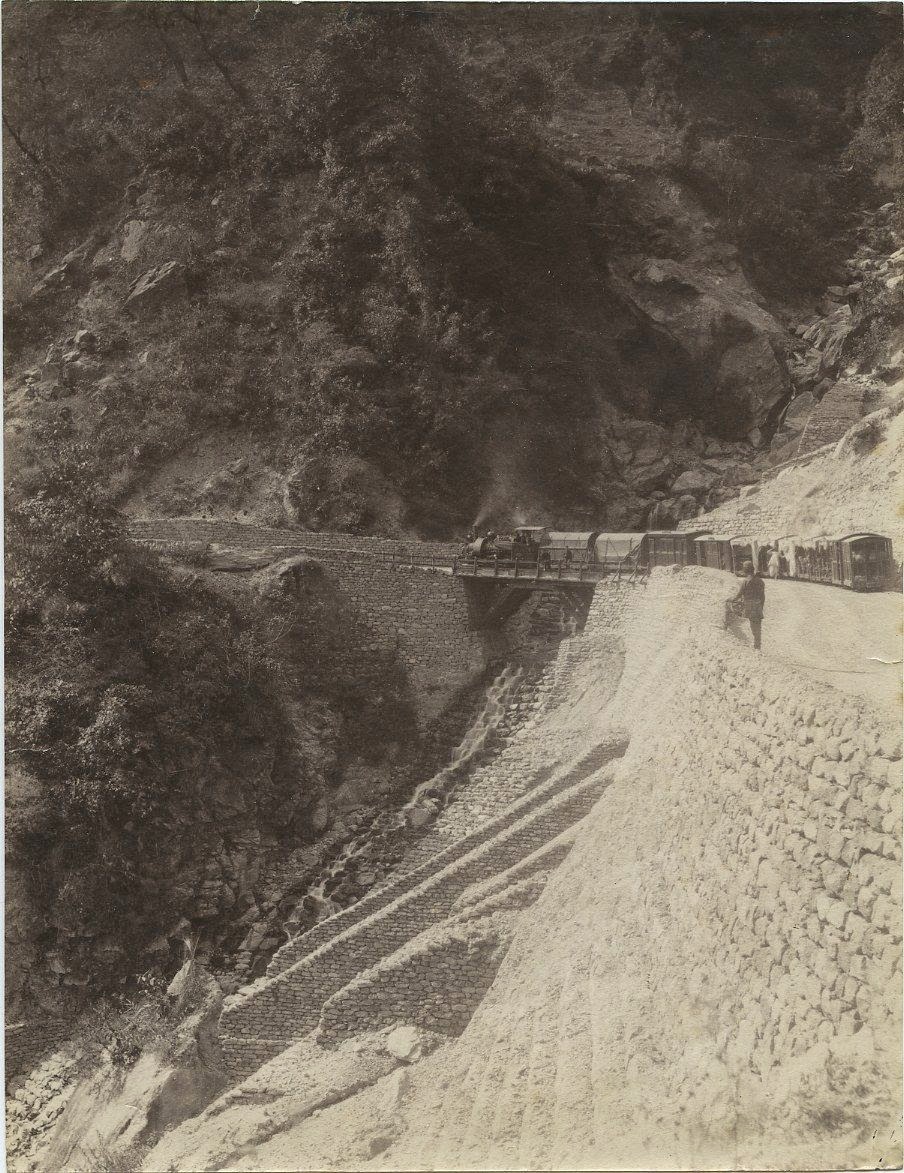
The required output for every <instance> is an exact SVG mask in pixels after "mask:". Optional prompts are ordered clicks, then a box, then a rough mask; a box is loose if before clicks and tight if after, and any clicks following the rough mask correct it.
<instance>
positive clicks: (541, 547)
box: [462, 526, 644, 570]
mask: <svg viewBox="0 0 904 1173" xmlns="http://www.w3.org/2000/svg"><path fill="white" fill-rule="evenodd" d="M643 537H644V535H643V534H642V533H623V534H609V533H605V532H603V531H602V530H587V531H585V532H583V533H572V532H565V531H561V530H549V529H547V528H546V527H545V526H519V527H518V528H517V529H515V530H513V531H512V533H511V534H496V533H493V532H490V533H488V534H487V535H486V536H485V537H482V538H477V539H475V540H474V541H472V542H469V543H468V545H466V546H465V547H464V549H463V550H462V555H463V556H464V557H466V558H476V559H488V558H492V559H495V560H497V561H500V562H521V563H534V564H537V565H539V566H541V567H544V568H545V569H557V568H559V567H561V568H562V569H565V568H574V569H579V568H580V567H581V566H584V567H594V568H596V569H597V570H618V569H619V568H621V567H625V566H628V565H630V566H634V565H636V563H637V554H638V551H639V550H640V545H641V541H642V539H643Z"/></svg>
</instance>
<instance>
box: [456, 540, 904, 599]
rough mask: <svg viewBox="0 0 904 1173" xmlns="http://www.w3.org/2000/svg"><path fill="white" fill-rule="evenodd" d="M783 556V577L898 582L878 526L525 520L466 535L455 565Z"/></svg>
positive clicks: (534, 571)
mask: <svg viewBox="0 0 904 1173" xmlns="http://www.w3.org/2000/svg"><path fill="white" fill-rule="evenodd" d="M773 553H774V554H776V555H777V556H778V573H779V575H780V577H782V578H790V579H798V580H802V581H805V582H821V583H829V584H833V585H836V586H842V587H847V588H848V589H850V590H855V591H882V590H893V589H895V588H896V586H897V581H896V579H897V568H896V565H895V561H894V556H893V551H892V543H891V539H890V538H887V537H883V536H882V535H881V534H875V533H867V532H863V533H853V534H846V535H843V536H839V537H833V538H829V537H825V538H823V537H820V538H812V539H802V538H798V537H794V536H791V535H788V536H785V537H779V538H772V539H770V540H768V541H763V540H762V539H758V538H752V537H748V536H745V535H733V536H727V535H721V534H713V533H712V532H710V531H709V530H702V529H701V530H691V531H687V532H678V531H677V530H660V531H649V532H646V533H641V532H634V533H606V532H605V531H604V530H588V531H586V532H566V531H558V530H550V529H548V528H547V527H545V526H520V527H518V528H516V529H514V530H513V531H512V532H511V533H510V534H501V535H500V534H497V533H494V532H490V533H487V534H486V535H485V536H484V537H482V538H475V539H473V540H471V541H469V542H468V544H467V545H466V546H465V547H464V548H463V549H462V551H461V553H460V554H459V556H458V558H457V559H456V560H455V567H454V570H455V573H456V574H460V575H464V576H474V577H486V576H488V575H492V576H493V577H496V578H500V577H501V578H515V579H518V578H528V577H534V578H536V579H541V578H542V579H546V578H555V579H558V580H562V581H579V582H593V581H598V580H600V579H602V578H605V577H607V576H608V575H611V574H614V575H616V576H618V577H622V576H626V577H629V578H631V579H638V578H642V577H644V576H645V575H646V574H648V573H649V571H650V570H651V569H652V568H653V567H654V566H708V567H711V568H713V569H717V570H726V571H728V572H729V573H732V574H740V573H741V571H742V567H743V566H744V564H745V563H747V562H750V563H751V564H752V565H754V566H755V567H756V568H757V570H758V571H759V572H760V573H763V574H765V573H767V572H768V571H769V562H770V559H771V558H772V555H773Z"/></svg>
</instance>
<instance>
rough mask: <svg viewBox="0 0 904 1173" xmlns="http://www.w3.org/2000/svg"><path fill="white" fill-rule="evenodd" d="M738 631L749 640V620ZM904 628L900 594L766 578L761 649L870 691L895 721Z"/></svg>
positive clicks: (842, 685) (841, 684)
mask: <svg viewBox="0 0 904 1173" xmlns="http://www.w3.org/2000/svg"><path fill="white" fill-rule="evenodd" d="M734 629H735V632H736V634H737V635H738V636H739V638H742V639H746V640H747V642H748V643H749V642H750V629H749V626H748V624H747V622H746V621H742V622H740V623H739V624H737V625H734ZM901 632H902V599H901V595H899V594H893V593H890V592H889V593H882V594H869V595H867V594H856V593H855V592H853V591H847V590H843V589H841V588H840V587H831V586H820V585H818V584H816V583H806V582H788V581H779V582H772V581H771V580H769V579H767V580H766V609H765V615H764V618H763V654H764V655H766V656H768V657H769V658H770V659H771V660H775V661H779V662H783V663H786V664H793V665H794V666H795V667H796V668H799V669H804V670H805V671H807V672H808V673H810V674H811V675H812V676H813V677H814V678H816V679H818V680H824V681H825V682H826V683H827V684H831V685H832V686H833V687H834V688H838V689H840V690H842V691H844V692H853V693H859V694H860V695H862V696H866V697H868V698H869V699H870V700H872V702H873V703H874V704H875V705H876V707H877V709H879V711H880V712H881V713H882V715H883V716H886V717H889V716H891V717H893V718H894V719H895V720H900V711H901Z"/></svg>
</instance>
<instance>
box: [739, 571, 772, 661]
mask: <svg viewBox="0 0 904 1173" xmlns="http://www.w3.org/2000/svg"><path fill="white" fill-rule="evenodd" d="M741 569H742V570H743V571H744V582H743V584H742V585H741V589H740V590H739V591H738V593H737V594H736V595H735V599H737V600H739V601H740V602H741V604H742V605H743V607H744V615H745V617H746V618H747V620H748V621H749V623H750V630H751V632H752V634H753V647H754V651H757V652H758V651H759V650H760V641H761V640H762V636H763V604H764V602H765V600H766V584H765V583H764V582H763V580H762V579H761V578H760V576H759V575H758V574H757V572H756V571H755V570H754V569H753V563H752V562H745V563H744V565H743V566H742V567H741Z"/></svg>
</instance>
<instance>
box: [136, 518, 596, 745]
mask: <svg viewBox="0 0 904 1173" xmlns="http://www.w3.org/2000/svg"><path fill="white" fill-rule="evenodd" d="M129 532H130V534H131V536H132V538H133V540H135V541H136V542H139V543H140V544H142V545H144V546H147V547H149V548H151V549H154V550H156V551H158V552H159V553H161V554H164V555H167V556H169V557H171V558H173V559H175V560H177V561H180V560H184V561H186V562H188V563H190V564H191V565H193V566H196V567H198V568H199V569H203V570H204V571H207V572H217V573H222V574H235V575H245V576H247V575H249V574H250V573H251V572H253V571H255V570H259V569H261V568H263V567H265V566H268V565H271V564H273V563H275V562H279V561H282V560H284V559H288V558H292V557H295V556H299V555H305V556H309V557H312V558H314V559H316V561H317V562H318V564H319V565H320V566H321V568H322V569H323V572H324V575H325V576H326V578H327V580H328V582H329V584H330V586H331V588H332V589H333V590H334V592H335V595H336V597H337V599H338V601H339V603H340V605H341V606H342V607H344V608H346V609H347V611H348V613H349V614H354V615H355V616H356V618H357V619H358V620H363V621H364V623H365V624H366V626H367V629H368V632H369V637H370V638H371V639H372V643H373V645H374V646H379V647H382V648H385V649H386V650H388V651H391V652H392V653H393V655H394V656H396V657H397V659H398V660H399V661H400V662H401V664H402V666H403V667H404V668H405V670H406V672H407V675H408V679H409V683H410V688H411V695H412V698H413V700H414V705H415V711H416V714H417V720H418V723H419V725H420V727H421V728H425V727H426V726H427V725H429V724H430V723H431V722H432V721H433V720H435V719H436V718H437V717H438V716H439V715H440V714H442V713H443V712H444V711H445V709H446V708H447V707H448V706H449V705H450V704H451V703H452V702H453V701H454V700H455V699H456V698H457V697H458V696H459V695H460V694H461V693H462V692H463V691H464V690H466V689H467V688H469V687H471V686H473V685H474V684H475V683H476V682H477V681H478V680H480V679H481V678H482V677H483V676H484V674H485V673H486V671H487V669H488V668H489V667H490V666H491V665H494V664H500V663H503V662H506V661H510V660H525V659H545V658H548V657H549V655H551V654H554V651H555V649H556V647H557V646H558V642H559V640H560V639H561V638H562V636H563V635H565V634H570V633H573V632H574V631H576V630H577V631H579V630H581V629H582V628H583V625H584V621H585V619H586V615H587V611H588V608H589V606H590V602H591V600H592V597H593V592H594V588H595V586H596V578H597V576H596V575H594V574H593V573H592V570H591V568H588V567H583V568H578V567H575V568H574V570H573V571H572V572H571V573H564V574H563V572H562V570H561V568H553V569H551V570H546V569H543V568H540V567H536V566H534V567H528V566H526V565H521V566H511V567H510V566H509V565H508V564H506V563H496V564H489V565H484V564H483V562H481V563H480V564H479V565H476V566H475V565H472V560H468V562H467V563H464V562H462V563H461V564H459V562H458V561H457V556H458V554H459V551H460V549H461V546H460V543H456V542H440V541H415V540H406V539H394V538H378V537H360V536H357V535H349V534H336V533H320V532H313V531H308V530H295V529H281V528H280V529H277V528H273V527H266V526H260V525H253V524H248V523H242V522H233V521H222V520H216V521H209V520H201V519H195V518H159V519H147V520H132V521H130V523H129Z"/></svg>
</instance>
